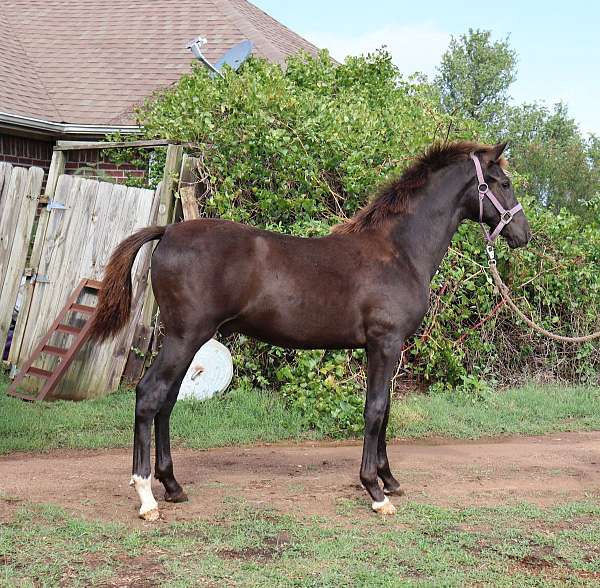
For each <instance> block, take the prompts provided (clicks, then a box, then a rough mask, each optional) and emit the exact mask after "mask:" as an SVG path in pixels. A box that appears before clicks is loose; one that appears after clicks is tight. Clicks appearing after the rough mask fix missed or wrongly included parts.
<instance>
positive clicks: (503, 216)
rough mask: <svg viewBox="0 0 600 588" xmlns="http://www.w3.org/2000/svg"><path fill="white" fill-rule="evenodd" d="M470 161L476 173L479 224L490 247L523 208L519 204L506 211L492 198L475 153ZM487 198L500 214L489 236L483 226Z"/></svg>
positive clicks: (492, 195)
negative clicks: (484, 205) (484, 206)
mask: <svg viewBox="0 0 600 588" xmlns="http://www.w3.org/2000/svg"><path fill="white" fill-rule="evenodd" d="M471 159H472V160H473V163H475V171H476V172H477V182H478V186H477V190H478V192H479V224H480V225H481V228H482V230H483V235H484V237H485V240H486V241H487V242H488V243H489V244H490V245H491V244H493V243H494V241H495V240H496V238H497V237H498V235H499V234H500V232H501V231H502V229H503V228H504V227H505V226H506V225H507V224H508V223H509V222H510V221H511V220H512V219H513V216H514V215H515V214H516V213H517V212H519V210H523V207H522V206H521V205H520V204H517V205H516V206H513V207H512V208H511V209H510V210H506V208H504V206H502V204H500V202H498V199H497V198H496V197H495V196H494V194H493V193H492V191H491V190H490V187H489V186H488V185H487V184H486V183H485V178H484V177H483V171H481V163H480V162H479V158H478V157H477V155H475V153H471ZM485 196H487V197H488V198H489V200H490V202H491V203H492V204H493V205H494V206H495V207H496V210H497V211H498V212H499V213H500V222H499V223H498V225H497V226H496V228H495V229H494V230H493V231H492V233H491V234H490V233H489V232H488V230H487V228H486V227H485V225H484V224H483V199H484V197H485Z"/></svg>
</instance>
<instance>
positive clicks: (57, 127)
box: [0, 111, 141, 137]
mask: <svg viewBox="0 0 600 588" xmlns="http://www.w3.org/2000/svg"><path fill="white" fill-rule="evenodd" d="M0 127H7V128H11V129H14V130H16V131H21V132H22V131H25V130H28V129H30V130H32V131H34V132H36V133H42V134H45V135H50V136H54V137H59V136H74V135H75V136H90V137H98V136H104V135H108V134H110V133H116V132H119V133H121V134H124V135H130V134H136V133H139V132H140V131H141V127H139V126H137V125H82V124H73V123H57V122H52V121H48V120H44V119H40V118H33V117H29V116H22V115H20V114H11V113H10V112H1V111H0Z"/></svg>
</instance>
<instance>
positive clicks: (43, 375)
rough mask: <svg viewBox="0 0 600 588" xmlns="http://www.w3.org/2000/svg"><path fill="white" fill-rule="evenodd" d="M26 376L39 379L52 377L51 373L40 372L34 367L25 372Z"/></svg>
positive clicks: (40, 370)
mask: <svg viewBox="0 0 600 588" xmlns="http://www.w3.org/2000/svg"><path fill="white" fill-rule="evenodd" d="M27 374H31V375H33V376H39V377H40V378H49V377H50V376H51V375H52V372H49V371H47V370H42V369H40V368H36V367H34V366H30V367H29V369H28V370H27Z"/></svg>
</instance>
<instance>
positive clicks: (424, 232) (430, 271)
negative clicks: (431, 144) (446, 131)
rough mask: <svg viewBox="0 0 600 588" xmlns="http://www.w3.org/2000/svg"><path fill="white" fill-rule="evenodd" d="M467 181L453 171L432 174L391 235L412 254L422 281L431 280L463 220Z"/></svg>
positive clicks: (412, 259)
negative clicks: (462, 196) (462, 204)
mask: <svg viewBox="0 0 600 588" xmlns="http://www.w3.org/2000/svg"><path fill="white" fill-rule="evenodd" d="M463 190H464V183H463V182H462V181H461V179H460V178H459V177H457V174H456V173H452V171H451V170H442V171H440V172H438V173H436V174H433V176H432V177H431V179H430V181H429V182H428V185H427V186H426V187H425V188H424V189H423V193H422V194H420V195H419V196H418V197H417V198H416V199H415V202H414V204H413V209H412V211H411V213H409V214H408V215H407V216H405V217H402V218H399V219H398V220H397V221H396V223H395V227H394V228H393V231H392V234H393V238H394V241H395V242H396V245H397V246H398V247H399V248H400V249H401V250H402V253H403V255H407V256H409V258H410V260H411V262H412V264H413V266H414V267H415V269H416V270H417V272H418V273H419V277H420V278H421V279H422V280H423V281H427V283H429V282H430V281H431V278H432V277H433V276H434V275H435V272H436V271H437V270H438V267H439V266H440V263H441V262H442V259H443V258H444V255H446V252H447V251H448V247H449V246H450V242H451V241H452V237H453V236H454V233H456V231H457V229H458V226H459V225H460V223H461V221H462V220H463V219H464V211H463V210H462V207H461V206H460V204H459V202H460V195H461V193H462V191H463Z"/></svg>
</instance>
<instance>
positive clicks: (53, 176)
mask: <svg viewBox="0 0 600 588" xmlns="http://www.w3.org/2000/svg"><path fill="white" fill-rule="evenodd" d="M65 163H66V156H65V154H64V153H60V152H57V151H55V152H54V153H53V154H52V161H51V162H50V169H49V171H48V178H47V180H46V192H45V195H46V196H47V197H48V198H54V195H55V191H56V188H57V184H58V179H59V177H60V176H61V174H62V173H63V172H64V170H65ZM55 217H56V215H55ZM49 220H50V211H49V210H48V209H47V208H44V209H43V210H42V212H41V213H40V216H39V218H38V225H37V230H36V233H35V240H34V242H33V249H32V251H31V256H30V258H29V266H30V267H31V268H33V271H34V272H37V271H38V270H39V264H40V260H41V256H42V252H43V249H42V248H43V247H44V244H45V242H46V232H47V230H48V225H49ZM37 283H38V282H34V281H32V280H28V281H27V283H26V285H25V290H24V295H23V302H22V304H21V310H20V311H19V316H18V317H17V323H16V325H15V331H14V334H13V341H12V345H11V347H10V352H9V355H8V361H9V362H10V363H11V364H12V365H14V366H16V365H17V363H18V361H19V358H20V356H21V348H22V344H23V338H24V336H25V327H26V325H27V322H28V320H29V311H30V309H31V302H32V300H33V295H34V291H35V286H36V284H37Z"/></svg>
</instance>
